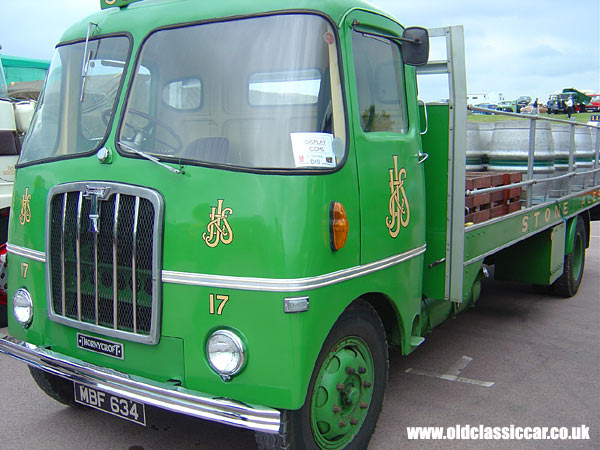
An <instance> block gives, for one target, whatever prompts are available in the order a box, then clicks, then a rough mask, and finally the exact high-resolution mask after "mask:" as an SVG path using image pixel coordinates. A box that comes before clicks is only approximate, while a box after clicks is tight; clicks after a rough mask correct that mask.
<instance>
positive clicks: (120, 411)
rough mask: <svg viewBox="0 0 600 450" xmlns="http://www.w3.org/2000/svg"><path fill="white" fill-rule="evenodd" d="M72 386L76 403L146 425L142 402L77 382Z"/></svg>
mask: <svg viewBox="0 0 600 450" xmlns="http://www.w3.org/2000/svg"><path fill="white" fill-rule="evenodd" d="M73 386H74V387H75V401H76V402H77V403H81V404H82V405H86V406H91V407H92V408H95V409H99V410H100V411H104V412H107V413H109V414H112V415H113V416H117V417H121V418H122V419H127V420H130V421H132V422H135V423H138V424H140V425H144V426H146V410H145V407H144V404H143V403H140V402H136V401H135V400H130V399H128V398H125V397H120V396H117V395H113V394H111V393H109V392H104V391H101V390H99V389H95V388H91V387H89V386H84V385H83V384H79V383H73Z"/></svg>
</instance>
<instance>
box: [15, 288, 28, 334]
mask: <svg viewBox="0 0 600 450" xmlns="http://www.w3.org/2000/svg"><path fill="white" fill-rule="evenodd" d="M12 303H13V313H14V315H15V317H16V319H17V321H18V322H19V323H20V324H21V325H23V326H24V327H25V328H27V327H28V326H29V325H31V321H32V320H33V301H32V300H31V295H29V292H27V289H17V292H15V295H13V298H12Z"/></svg>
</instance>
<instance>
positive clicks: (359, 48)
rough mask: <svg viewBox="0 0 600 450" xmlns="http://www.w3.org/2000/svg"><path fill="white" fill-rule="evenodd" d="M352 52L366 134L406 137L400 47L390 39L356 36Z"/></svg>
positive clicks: (362, 122) (361, 117)
mask: <svg viewBox="0 0 600 450" xmlns="http://www.w3.org/2000/svg"><path fill="white" fill-rule="evenodd" d="M352 48H353V54H354V71H355V75H356V88H357V91H358V105H359V110H360V124H361V126H362V129H363V131H365V132H375V131H391V132H396V133H406V131H407V130H408V115H407V112H406V95H405V92H406V90H405V82H404V71H403V70H402V69H403V63H402V55H401V53H400V47H399V46H398V45H397V44H396V43H394V42H392V41H390V40H388V39H384V38H380V37H373V36H367V35H363V34H361V33H359V32H354V33H353V35H352Z"/></svg>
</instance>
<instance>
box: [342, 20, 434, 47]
mask: <svg viewBox="0 0 600 450" xmlns="http://www.w3.org/2000/svg"><path fill="white" fill-rule="evenodd" d="M359 25H360V22H359V21H358V20H356V19H354V21H353V22H352V29H353V30H354V31H356V32H357V33H361V34H366V35H368V36H376V37H380V38H384V39H390V40H392V41H399V42H410V43H412V44H417V45H421V44H422V43H423V41H421V40H419V39H406V38H402V37H397V36H390V35H388V34H381V33H374V32H372V31H363V30H359V29H358V28H357V27H358V26H359Z"/></svg>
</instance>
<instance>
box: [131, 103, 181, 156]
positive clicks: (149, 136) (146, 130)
mask: <svg viewBox="0 0 600 450" xmlns="http://www.w3.org/2000/svg"><path fill="white" fill-rule="evenodd" d="M127 114H128V115H129V114H131V115H133V116H138V117H141V118H142V119H144V120H146V121H147V122H148V123H147V124H146V125H144V126H142V127H136V126H134V125H132V124H131V123H127V122H125V123H124V124H123V127H124V128H125V127H127V128H131V129H132V130H133V132H134V137H133V139H132V141H133V142H135V143H136V144H137V145H138V146H139V147H141V148H140V150H142V148H143V144H144V143H146V142H150V141H152V142H154V143H156V144H159V145H157V146H155V148H153V149H152V153H159V154H164V155H167V154H171V153H179V152H180V151H181V149H182V148H183V142H182V140H181V138H180V137H179V135H178V134H177V133H176V132H175V130H173V128H171V127H170V126H169V125H167V124H166V123H165V122H163V121H161V120H158V119H157V118H156V117H154V116H151V115H150V114H146V113H144V112H141V111H137V110H135V109H129V110H127ZM158 128H162V129H163V130H165V131H166V132H167V133H168V134H169V135H171V137H173V140H174V141H175V143H172V142H167V141H168V140H162V139H158V138H157V137H156V136H155V134H156V133H153V131H155V130H156V129H158ZM165 149H168V150H170V151H165Z"/></svg>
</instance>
